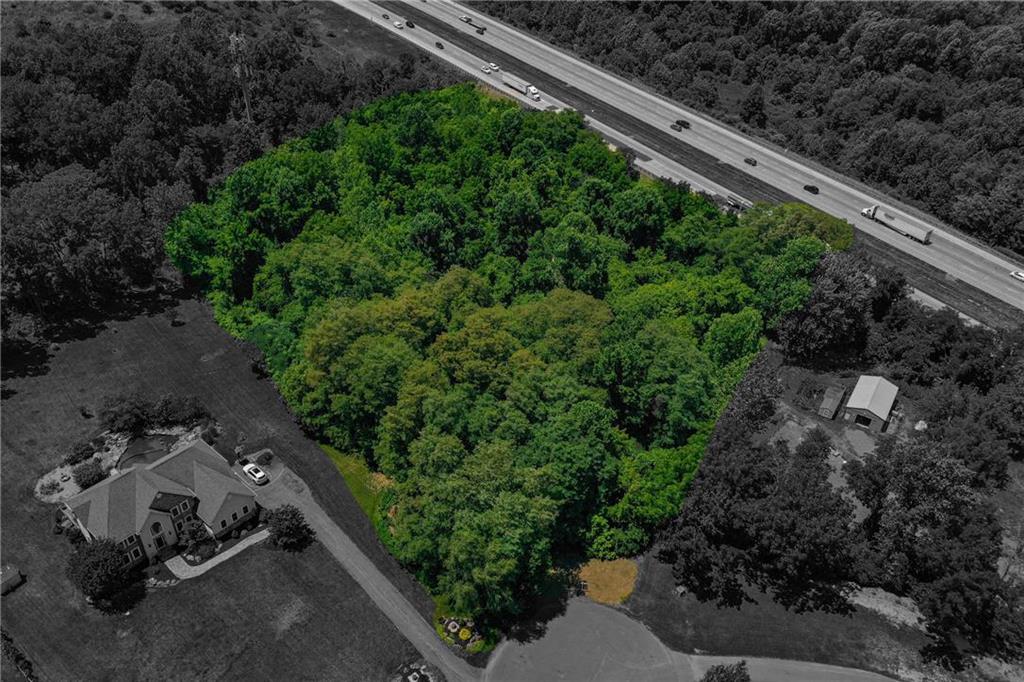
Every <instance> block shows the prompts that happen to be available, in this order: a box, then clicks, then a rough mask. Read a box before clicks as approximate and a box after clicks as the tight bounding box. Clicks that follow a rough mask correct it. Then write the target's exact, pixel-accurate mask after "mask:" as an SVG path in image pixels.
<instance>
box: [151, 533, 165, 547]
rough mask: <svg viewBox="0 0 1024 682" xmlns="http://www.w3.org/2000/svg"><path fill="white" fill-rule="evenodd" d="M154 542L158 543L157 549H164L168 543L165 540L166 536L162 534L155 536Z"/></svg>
mask: <svg viewBox="0 0 1024 682" xmlns="http://www.w3.org/2000/svg"><path fill="white" fill-rule="evenodd" d="M153 542H154V543H155V544H156V548H157V549H163V548H164V545H166V544H167V543H166V542H164V536H163V535H162V534H161V535H157V536H156V537H155V538H153Z"/></svg>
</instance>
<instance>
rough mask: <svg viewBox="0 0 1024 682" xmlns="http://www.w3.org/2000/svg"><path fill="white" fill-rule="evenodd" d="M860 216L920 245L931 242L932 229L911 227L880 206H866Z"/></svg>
mask: <svg viewBox="0 0 1024 682" xmlns="http://www.w3.org/2000/svg"><path fill="white" fill-rule="evenodd" d="M860 214H861V215H862V216H864V217H865V218H871V219H872V220H874V221H875V222H877V223H882V224H883V225H885V226H886V227H888V228H889V229H890V230H893V231H894V232H899V233H900V234H902V235H903V236H904V237H910V238H911V239H913V240H914V241H918V242H921V243H922V244H930V243H931V241H932V228H930V227H927V228H921V227H917V226H916V225H911V224H910V223H908V222H907V221H906V220H904V219H903V218H901V217H899V216H898V215H896V214H894V213H891V212H890V211H889V210H888V209H886V208H884V207H882V206H868V207H867V208H865V209H863V210H862V211H861V212H860Z"/></svg>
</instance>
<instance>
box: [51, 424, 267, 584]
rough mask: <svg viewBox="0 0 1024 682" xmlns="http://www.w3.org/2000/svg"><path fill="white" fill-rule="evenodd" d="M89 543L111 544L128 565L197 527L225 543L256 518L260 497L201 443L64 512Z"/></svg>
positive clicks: (123, 475)
mask: <svg viewBox="0 0 1024 682" xmlns="http://www.w3.org/2000/svg"><path fill="white" fill-rule="evenodd" d="M62 510H63V512H64V514H65V516H67V517H68V519H70V520H71V522H72V523H74V524H75V525H77V526H78V528H79V529H81V531H82V534H83V535H85V538H86V540H88V541H90V542H91V541H92V540H94V539H96V538H110V539H111V540H113V541H114V542H116V543H117V544H118V546H120V547H121V548H123V549H124V557H125V564H127V565H135V564H139V563H142V562H143V561H144V560H151V559H153V558H154V557H155V556H157V555H158V554H159V553H160V551H161V550H163V549H164V548H166V547H172V546H174V545H176V544H177V543H178V539H179V538H180V537H182V535H183V534H184V532H185V530H186V529H187V528H188V527H189V526H190V525H193V524H197V523H202V524H205V525H206V527H207V529H208V530H209V531H210V533H211V534H213V535H214V536H217V537H222V536H224V535H227V534H229V533H231V532H232V531H233V530H235V529H236V528H238V527H239V526H240V525H242V524H244V523H246V522H247V521H249V520H251V519H252V518H253V517H254V516H255V515H256V513H257V506H256V495H255V494H254V493H253V492H252V491H251V490H250V489H249V488H248V487H247V486H245V485H244V484H243V483H242V482H241V481H240V480H238V478H236V477H235V475H234V474H233V473H232V471H231V468H230V466H228V463H227V461H226V460H225V459H224V458H223V457H221V456H220V454H219V453H218V452H217V451H216V450H214V449H213V448H212V447H211V446H209V445H208V444H207V443H206V442H204V441H202V440H197V441H195V442H192V443H188V444H186V445H183V446H181V447H179V448H176V449H175V450H173V451H171V452H170V453H169V454H167V455H165V456H163V457H161V458H160V459H158V460H157V461H155V462H153V463H152V464H146V465H140V466H135V467H132V468H130V469H127V470H125V471H122V472H120V473H118V474H116V475H114V476H111V477H110V478H108V479H106V480H105V481H103V482H101V483H97V484H96V485H94V486H92V487H91V488H88V489H86V490H84V491H82V492H81V493H79V494H78V495H75V496H74V497H72V498H71V499H69V500H67V502H65V503H64V504H63V506H62Z"/></svg>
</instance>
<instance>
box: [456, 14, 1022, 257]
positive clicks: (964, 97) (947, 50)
mask: <svg viewBox="0 0 1024 682" xmlns="http://www.w3.org/2000/svg"><path fill="white" fill-rule="evenodd" d="M471 4H473V5H474V6H475V8H476V9H478V10H480V11H482V12H486V13H489V14H491V15H494V16H495V17H497V18H499V19H502V20H504V21H507V22H509V23H510V24H513V25H515V26H518V27H520V28H523V29H526V30H528V31H530V32H532V33H534V34H536V35H538V36H540V37H542V38H544V39H546V40H550V41H552V42H553V43H554V44H556V45H558V46H560V47H562V48H565V49H567V50H570V51H572V52H573V53H575V54H577V55H578V56H580V57H581V58H584V59H586V60H588V61H591V62H593V63H595V64H598V65H600V66H602V67H604V68H607V69H609V70H611V71H613V72H615V73H618V74H620V75H623V76H626V77H628V78H631V79H635V80H637V81H639V82H642V83H644V84H645V85H647V86H649V87H650V88H652V89H654V90H656V91H657V92H659V93H661V94H663V95H666V96H668V97H671V98H672V99H674V100H677V101H680V102H683V103H685V104H688V105H690V106H692V107H694V108H695V109H697V110H700V111H704V112H707V113H709V114H711V115H712V116H715V117H716V118H719V119H720V120H724V121H727V122H729V123H731V124H733V125H737V126H739V127H741V128H742V129H745V130H747V131H749V132H751V133H753V134H754V135H757V136H759V137H762V138H765V139H768V140H770V141H772V142H775V143H776V144H778V145H779V146H781V147H786V148H788V149H790V150H791V151H794V152H797V153H799V154H802V155H804V156H807V157H810V158H813V159H815V160H817V161H819V162H820V163H822V164H823V165H825V166H828V167H830V168H833V169H835V170H837V171H840V172H842V173H844V174H847V175H849V176H851V177H853V178H856V179H858V180H861V181H863V182H865V183H867V184H869V185H872V186H874V187H877V188H879V189H881V190H883V191H885V192H886V193H889V194H891V195H893V196H896V197H898V198H900V199H901V200H903V201H905V202H907V203H909V204H912V205H915V206H917V207H919V208H921V209H924V210H926V211H928V212H929V213H931V214H933V215H935V216H938V217H939V218H941V219H942V220H944V221H946V222H947V223H948V224H950V225H952V226H953V227H955V228H957V229H959V230H962V231H963V232H966V233H968V234H970V235H973V236H975V237H977V238H979V239H981V240H983V241H986V242H988V243H989V244H992V245H994V246H999V247H1004V248H1007V249H1012V250H1014V251H1015V252H1016V253H1017V254H1024V81H1022V78H1024V75H1022V74H1024V6H1022V5H1020V4H1018V3H978V2H957V3H950V2H900V3H848V2H828V3H825V2H786V3H781V2H772V3H767V2H764V3H762V2H716V3H712V2H680V3H677V2H491V1H488V2H477V3H471Z"/></svg>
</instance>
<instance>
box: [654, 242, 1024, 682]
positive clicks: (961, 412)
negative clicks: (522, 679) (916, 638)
mask: <svg viewBox="0 0 1024 682" xmlns="http://www.w3.org/2000/svg"><path fill="white" fill-rule="evenodd" d="M774 337H775V338H776V339H777V341H778V350H777V351H773V352H772V353H769V354H764V355H763V356H762V357H760V358H759V359H758V361H757V362H756V363H755V364H754V365H753V366H752V368H751V370H750V371H749V372H748V374H747V376H746V377H745V378H744V380H743V382H742V384H741V385H740V386H739V387H738V389H737V391H736V393H735V396H734V399H733V401H732V403H731V404H730V406H729V407H728V408H727V410H726V411H725V412H724V414H723V416H722V417H721V419H720V420H719V422H718V424H717V426H716V428H715V431H714V434H713V435H712V437H711V439H710V443H709V446H708V450H707V453H706V455H705V458H704V461H703V463H702V464H701V467H700V470H699V472H698V473H697V474H696V477H695V479H694V481H693V483H692V485H691V488H690V490H689V493H688V495H687V496H686V498H685V500H684V502H683V506H682V509H681V511H680V514H679V515H678V517H677V518H676V519H675V520H674V521H673V522H672V523H671V524H670V527H669V528H668V529H666V531H665V532H664V533H663V535H662V536H661V538H660V541H659V548H660V552H661V553H662V555H663V557H664V558H666V559H667V560H669V561H671V562H672V563H673V565H674V574H675V577H676V580H677V581H678V583H679V584H680V585H682V586H684V587H686V588H687V589H688V590H690V591H692V592H693V593H694V594H696V595H697V596H698V597H699V598H701V599H704V600H713V601H715V602H717V603H718V604H720V605H723V606H734V607H739V606H741V605H742V604H743V603H745V602H747V601H749V600H750V595H749V590H751V589H758V590H763V591H765V592H767V593H768V594H770V595H771V596H772V597H773V598H774V599H775V600H776V601H777V602H779V603H781V604H783V605H784V606H786V607H787V608H791V609H794V610H797V611H803V610H811V609H823V610H827V611H832V612H837V613H848V612H849V611H850V609H851V605H850V603H849V601H848V600H847V597H848V596H849V595H850V593H851V590H852V589H853V588H854V587H856V586H873V587H880V588H883V589H885V590H887V591H890V592H893V593H895V594H898V595H903V596H909V597H912V598H913V599H914V601H915V603H916V604H917V606H918V607H919V608H920V610H921V612H922V613H923V615H924V617H925V625H926V627H927V631H928V633H929V635H930V636H931V639H932V644H931V645H929V647H928V648H927V649H926V650H925V651H924V652H923V653H924V654H925V655H926V658H928V659H931V660H936V661H938V662H940V663H942V664H943V665H945V666H948V667H950V668H961V667H963V666H965V665H969V664H970V663H971V662H972V661H973V660H974V659H975V658H976V657H982V656H991V657H995V658H998V659H1002V660H1007V661H1020V660H1022V659H1024V618H1021V614H1022V613H1024V583H1022V581H1021V578H1020V571H1021V568H1024V566H1022V564H1021V552H1020V550H1019V549H1018V550H1016V554H1013V552H1012V551H1011V553H1010V555H1008V556H1006V557H1005V559H1001V555H1002V554H1003V542H1004V536H1011V537H1012V536H1013V534H1014V533H1015V532H1016V533H1017V534H1018V535H1019V530H1015V529H1014V528H1012V527H1007V528H1004V527H1002V524H1001V523H1000V514H997V508H996V507H997V505H996V501H995V498H994V495H995V494H996V493H997V492H998V491H999V490H1000V489H1001V488H1002V487H1003V486H1004V485H1006V483H1007V480H1008V466H1009V465H1010V463H1011V462H1018V463H1019V462H1021V461H1024V329H1018V330H1017V331H1014V332H993V331H990V330H988V329H985V328H982V327H977V326H968V325H966V324H965V323H964V322H963V321H962V320H960V319H959V318H958V317H957V316H956V314H955V313H953V312H952V311H950V310H942V311H934V310H927V309H925V308H922V307H921V306H920V305H919V304H917V303H916V302H914V301H912V300H910V299H908V298H907V292H906V287H905V284H904V283H903V282H902V278H901V276H899V275H898V274H894V273H892V272H891V271H885V270H879V269H877V268H873V267H871V266H869V265H868V264H867V263H864V262H862V261H859V259H857V258H855V257H852V256H850V255H849V254H846V253H838V254H829V255H827V256H826V257H825V259H824V260H823V261H822V263H821V265H820V266H819V269H818V271H817V272H816V273H815V288H814V291H813V292H812V293H811V296H810V297H809V299H808V302H807V304H806V306H805V307H803V308H802V309H800V310H798V311H796V312H794V313H793V314H792V315H791V316H789V317H787V318H786V319H785V320H783V322H782V323H781V324H780V325H779V326H778V327H777V330H776V334H775V335H774ZM779 356H781V357H779ZM783 361H784V362H787V363H791V364H794V365H796V366H805V367H815V368H818V369H824V370H828V371H832V372H843V371H846V372H864V371H866V370H867V368H872V367H877V368H883V371H884V373H885V375H886V376H887V377H889V378H890V379H892V380H893V381H896V382H898V384H899V386H900V390H901V392H902V393H903V395H904V399H905V400H908V401H910V402H911V403H912V404H913V405H914V406H915V407H914V410H915V412H916V413H917V416H916V417H915V419H917V418H919V419H920V420H921V421H923V422H924V424H925V425H926V428H924V429H919V430H914V431H912V432H911V434H912V435H910V436H909V437H905V436H903V435H900V436H895V435H887V436H883V437H882V439H881V440H880V442H879V444H878V446H877V448H876V449H875V451H874V452H872V453H870V454H869V455H868V456H867V457H865V458H864V460H863V461H860V460H851V461H850V462H849V463H848V465H847V466H846V468H845V475H846V479H847V481H848V483H849V487H850V491H851V492H852V493H854V494H855V495H856V499H857V500H858V501H859V502H861V503H862V504H863V505H864V517H863V518H862V519H858V520H857V522H854V519H855V516H854V507H853V505H852V504H851V503H850V501H848V500H847V499H845V498H844V496H843V495H841V494H840V492H839V490H837V489H836V488H835V487H834V486H833V485H832V484H831V483H830V481H829V475H830V472H831V467H830V465H829V463H828V460H827V457H828V454H829V450H830V448H831V447H832V444H831V441H830V438H829V436H828V435H827V434H826V433H825V432H824V431H822V430H821V429H820V428H819V429H817V430H814V431H811V432H810V434H809V435H808V436H807V437H806V438H805V439H804V441H803V442H801V443H800V445H799V446H798V447H796V448H795V449H792V450H791V449H790V448H789V447H788V446H787V445H786V443H784V442H779V443H771V442H768V441H767V437H766V434H770V433H772V432H773V431H774V429H773V427H772V418H773V415H774V414H775V413H776V409H777V407H778V398H779V394H780V391H781V386H780V383H779V381H778V379H777V377H778V364H779V363H780V362H783ZM1017 504H1018V505H1019V501H1018V503H1017ZM1006 511H1007V512H1008V513H1009V515H1010V516H1009V518H1011V519H1012V518H1013V514H1015V513H1016V511H1014V510H1006Z"/></svg>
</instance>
